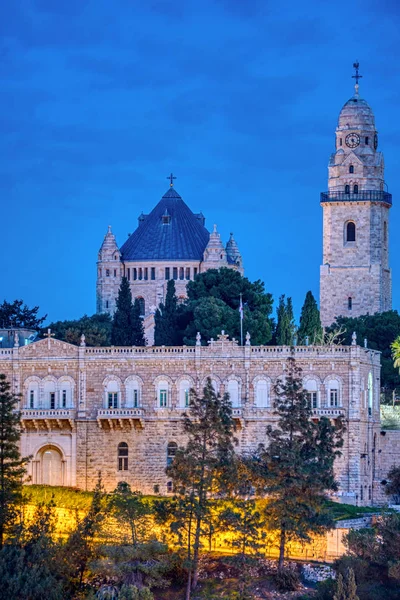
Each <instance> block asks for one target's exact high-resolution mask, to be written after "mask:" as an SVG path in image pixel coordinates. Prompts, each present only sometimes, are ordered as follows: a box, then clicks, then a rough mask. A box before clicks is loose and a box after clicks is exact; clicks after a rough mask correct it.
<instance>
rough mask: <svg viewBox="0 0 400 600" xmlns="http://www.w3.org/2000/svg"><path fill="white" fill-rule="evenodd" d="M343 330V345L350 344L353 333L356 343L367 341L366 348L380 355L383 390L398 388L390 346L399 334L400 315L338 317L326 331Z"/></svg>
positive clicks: (394, 313)
mask: <svg viewBox="0 0 400 600" xmlns="http://www.w3.org/2000/svg"><path fill="white" fill-rule="evenodd" d="M340 327H341V328H342V329H345V331H346V332H345V334H344V336H343V337H344V341H343V342H344V344H347V345H350V344H351V336H352V333H353V331H355V332H356V334H357V342H358V343H359V344H360V345H362V344H363V341H364V338H366V339H367V340H368V348H371V349H372V350H379V351H380V352H382V355H381V364H382V369H381V385H382V387H384V388H388V389H394V388H398V387H400V375H399V373H398V371H396V369H395V368H394V365H393V358H392V348H391V345H392V343H393V342H394V341H395V339H396V338H397V337H398V336H399V333H400V315H399V314H398V312H397V311H396V310H390V311H387V312H384V313H379V314H378V313H377V314H375V315H362V316H361V317H356V318H352V317H338V318H337V319H336V322H335V323H334V324H333V325H332V326H331V327H330V328H328V331H332V329H337V328H340Z"/></svg>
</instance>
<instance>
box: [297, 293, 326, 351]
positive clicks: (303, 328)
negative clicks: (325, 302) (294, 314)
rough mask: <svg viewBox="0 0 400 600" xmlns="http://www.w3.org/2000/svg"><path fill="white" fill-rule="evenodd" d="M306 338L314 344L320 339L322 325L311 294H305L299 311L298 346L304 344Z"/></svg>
mask: <svg viewBox="0 0 400 600" xmlns="http://www.w3.org/2000/svg"><path fill="white" fill-rule="evenodd" d="M307 336H308V338H309V340H310V343H311V344H315V343H316V342H317V341H318V340H320V339H321V338H322V325H321V318H320V316H319V310H318V306H317V303H316V300H315V298H314V296H313V295H312V292H311V291H310V292H307V294H306V298H305V300H304V304H303V308H302V309H301V316H300V327H299V331H298V338H299V344H305V340H306V337H307Z"/></svg>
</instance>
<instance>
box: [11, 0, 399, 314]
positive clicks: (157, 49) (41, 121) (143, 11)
mask: <svg viewBox="0 0 400 600" xmlns="http://www.w3.org/2000/svg"><path fill="white" fill-rule="evenodd" d="M399 21H400V7H399V5H398V2H397V0H379V1H375V0H353V2H351V3H348V2H344V1H343V0H342V1H341V2H335V3H333V2H321V1H320V0H305V1H304V2H298V1H292V0H291V1H286V2H280V3H277V2H272V1H269V0H262V1H261V0H252V1H251V2H250V1H245V0H213V1H211V0H202V2H198V1H197V2H194V1H192V0H187V1H186V2H184V1H182V0H175V1H174V2H172V1H169V2H167V1H164V0H154V1H152V0H147V1H146V2H138V1H134V0H113V2H110V1H109V0H108V1H106V0H88V1H85V0H68V2H67V1H65V2H64V1H60V2H55V1H54V0H13V2H7V3H4V5H3V7H2V18H1V20H0V40H1V41H0V44H1V46H0V48H1V60H0V72H1V79H2V94H1V96H0V156H1V161H0V193H1V202H2V212H1V214H2V223H1V241H2V244H1V253H0V270H1V282H2V283H1V292H0V301H1V300H2V299H3V298H4V297H5V298H6V299H8V300H12V299H14V298H17V297H20V298H23V299H24V300H25V301H26V302H27V303H28V304H30V305H37V304H38V305H39V306H40V307H41V311H42V313H48V315H49V319H51V320H57V319H67V318H78V317H80V316H81V315H82V314H84V313H87V314H92V313H94V312H95V283H96V260H97V252H98V249H99V247H100V245H101V242H102V239H103V236H104V234H105V233H106V231H107V225H108V224H111V225H112V227H113V231H114V232H115V234H116V236H117V241H118V243H119V244H120V245H122V243H123V242H124V241H125V240H126V237H127V233H128V232H132V231H133V230H134V228H135V227H136V224H137V217H138V215H139V214H140V213H141V212H142V211H143V212H145V213H148V212H149V211H150V210H151V209H152V208H153V207H154V205H155V204H156V203H157V202H158V200H159V199H160V197H161V196H162V195H163V194H164V193H165V191H166V190H167V188H168V182H167V180H166V176H167V175H168V174H169V173H170V172H171V171H173V172H174V174H175V175H176V176H177V180H176V182H175V187H176V189H177V191H178V192H179V193H180V194H181V196H182V197H183V198H184V200H185V201H186V202H187V204H188V205H189V206H190V208H191V209H192V210H193V211H194V212H198V211H200V210H201V211H203V213H204V214H205V216H206V226H208V228H209V229H211V228H212V225H213V223H217V224H218V228H219V230H220V232H221V233H222V236H223V239H224V240H227V239H228V237H229V232H230V231H233V232H234V234H235V238H236V240H237V242H238V244H239V247H240V250H241V252H242V254H243V257H244V263H245V269H246V275H247V276H248V277H249V278H250V279H252V280H254V279H258V278H260V279H262V280H263V281H264V282H265V285H266V289H267V290H268V291H270V292H272V293H273V295H274V297H275V299H277V297H278V296H279V295H280V294H281V293H285V294H287V295H291V296H292V297H293V301H294V306H295V310H296V313H297V316H298V315H299V312H300V309H301V305H302V303H303V300H304V296H305V294H306V292H307V290H309V289H311V290H312V291H313V293H314V295H315V296H316V297H318V294H319V265H320V263H321V258H322V240H321V238H322V209H321V207H320V205H319V194H320V192H321V191H324V190H325V189H326V188H327V164H328V159H329V155H330V153H331V152H332V150H333V145H334V131H335V127H336V121H337V116H338V113H339V111H340V109H341V106H342V105H343V104H344V103H345V101H346V100H347V99H348V98H349V97H350V96H351V95H352V93H353V80H352V79H351V75H352V63H353V62H354V60H355V59H358V60H359V61H360V64H361V68H360V70H361V73H362V74H363V76H364V77H363V79H362V80H361V86H360V95H361V96H362V97H364V98H365V99H366V100H367V101H368V102H369V103H370V105H371V106H372V108H373V110H374V112H375V117H376V122H377V128H378V130H379V134H380V149H381V150H382V151H383V152H384V154H385V163H386V181H387V183H388V186H389V191H390V192H391V193H392V194H393V204H394V206H393V208H392V210H391V248H390V250H391V266H392V269H393V306H394V308H397V309H398V308H399V306H400V259H399V257H400V235H399V231H400V216H399V210H398V208H397V206H398V203H399V202H400V193H399V188H400V152H399V146H400V122H399V119H398V110H399V106H400V85H399V82H400V75H399V69H398V64H399V58H400V57H399V54H400V46H399V44H398V31H399V30H400V23H399Z"/></svg>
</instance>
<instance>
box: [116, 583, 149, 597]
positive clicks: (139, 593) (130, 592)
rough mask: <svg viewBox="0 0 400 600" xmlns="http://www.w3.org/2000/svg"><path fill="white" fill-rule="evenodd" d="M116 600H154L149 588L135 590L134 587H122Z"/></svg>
mask: <svg viewBox="0 0 400 600" xmlns="http://www.w3.org/2000/svg"><path fill="white" fill-rule="evenodd" d="M118 600H154V596H153V594H152V593H151V591H150V590H149V588H141V589H139V588H137V587H136V585H123V586H122V588H121V589H120V592H119V594H118Z"/></svg>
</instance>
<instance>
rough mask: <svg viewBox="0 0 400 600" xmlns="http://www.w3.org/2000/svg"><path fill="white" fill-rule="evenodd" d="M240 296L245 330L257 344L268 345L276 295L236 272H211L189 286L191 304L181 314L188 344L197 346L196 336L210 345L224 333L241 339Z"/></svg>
mask: <svg viewBox="0 0 400 600" xmlns="http://www.w3.org/2000/svg"><path fill="white" fill-rule="evenodd" d="M240 294H242V299H243V300H242V301H243V308H244V320H243V325H244V330H245V331H248V332H249V333H250V335H251V340H252V343H253V344H268V342H269V341H270V340H271V337H272V329H273V320H272V319H271V313H272V303H273V301H272V295H271V294H269V293H267V292H265V289H264V284H263V283H262V282H261V281H259V280H258V281H255V282H253V283H252V282H250V281H249V279H247V277H243V276H242V275H240V273H239V272H237V271H234V270H233V269H228V268H226V267H223V268H221V269H209V270H207V271H206V272H205V273H200V274H199V275H197V276H196V279H195V280H194V281H189V283H188V285H187V295H188V298H187V301H186V303H185V305H184V306H183V307H182V308H181V312H180V311H179V310H178V322H179V323H180V324H181V327H180V328H181V329H182V331H183V338H184V343H185V344H188V345H194V343H195V340H196V333H197V332H198V331H199V332H200V333H201V336H202V343H203V344H206V343H207V341H208V340H210V339H211V338H212V337H214V338H215V337H216V335H217V334H218V333H221V329H224V330H225V331H226V333H227V334H228V335H230V336H231V337H235V338H236V339H237V340H238V339H240V314H239V305H240Z"/></svg>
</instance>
